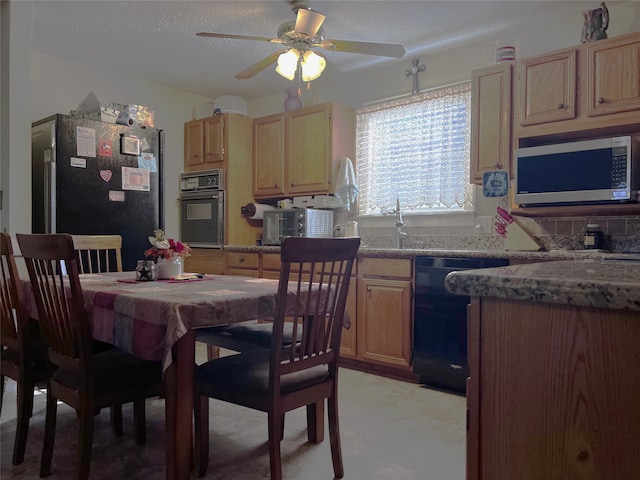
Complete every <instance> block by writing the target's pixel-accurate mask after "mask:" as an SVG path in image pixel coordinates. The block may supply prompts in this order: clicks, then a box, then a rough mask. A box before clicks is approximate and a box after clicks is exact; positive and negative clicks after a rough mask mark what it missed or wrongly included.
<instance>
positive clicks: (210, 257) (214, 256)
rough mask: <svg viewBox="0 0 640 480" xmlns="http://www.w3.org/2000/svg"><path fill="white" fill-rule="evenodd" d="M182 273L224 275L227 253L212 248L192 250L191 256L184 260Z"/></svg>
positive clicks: (225, 272)
mask: <svg viewBox="0 0 640 480" xmlns="http://www.w3.org/2000/svg"><path fill="white" fill-rule="evenodd" d="M184 271H185V272H193V273H209V274H212V275H226V274H227V252H225V251H224V250H217V249H213V248H193V249H191V256H189V257H187V258H186V259H185V262H184Z"/></svg>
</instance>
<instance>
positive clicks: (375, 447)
mask: <svg viewBox="0 0 640 480" xmlns="http://www.w3.org/2000/svg"><path fill="white" fill-rule="evenodd" d="M202 355H203V351H201V350H200V349H199V355H198V356H199V358H201V357H202ZM7 390H8V392H5V398H4V402H3V408H2V415H1V417H0V437H1V442H2V451H1V454H0V459H1V463H0V477H1V478H2V479H3V480H13V479H15V480H18V479H30V478H38V468H39V459H40V449H41V445H42V437H43V433H44V432H43V430H44V410H45V409H44V407H45V405H44V398H45V396H44V394H42V393H40V394H39V395H37V396H36V399H35V408H34V416H33V418H32V419H31V428H30V430H29V440H28V443H27V452H26V459H25V462H24V464H22V465H18V466H12V465H11V451H12V448H13V439H14V433H15V425H16V420H15V384H13V383H12V382H8V383H7ZM339 393H340V430H341V431H340V433H341V440H342V453H343V459H344V469H345V476H344V478H345V479H353V480H383V479H384V480H390V479H393V480H464V478H465V399H464V397H461V396H457V395H450V394H447V393H443V392H439V391H435V390H431V389H428V388H425V387H423V386H420V385H416V384H412V383H407V382H402V381H398V380H393V379H389V378H384V377H379V376H375V375H370V374H366V373H362V372H357V371H354V370H349V369H346V368H343V369H341V370H340V392H339ZM124 422H125V424H124V427H125V428H124V429H125V432H124V436H123V437H121V438H115V437H114V436H113V435H112V433H111V430H110V428H109V415H108V412H107V411H103V413H102V414H101V415H99V416H98V417H97V418H96V433H95V436H94V447H93V462H92V470H91V478H94V479H105V480H106V479H114V478H127V480H138V479H140V480H142V479H145V480H146V479H162V478H164V433H163V432H164V429H163V422H164V405H163V402H162V401H161V400H150V401H148V402H147V444H146V445H144V446H137V445H135V443H134V441H133V434H132V422H131V409H130V407H129V406H125V408H124ZM210 422H211V425H210V428H211V437H210V438H211V455H210V464H209V471H208V474H207V476H206V478H207V479H234V480H235V479H237V480H245V479H246V480H249V479H251V480H257V479H268V478H269V454H268V451H267V422H266V415H265V414H263V413H261V412H256V411H253V410H249V409H246V408H242V407H238V406H235V405H230V404H225V403H223V402H216V401H211V404H210ZM76 425H77V422H76V419H75V413H74V412H73V411H72V410H71V409H69V408H68V407H66V406H64V405H60V406H59V408H58V426H57V436H56V445H55V450H54V457H53V468H52V476H51V477H50V478H51V479H52V480H58V479H60V480H67V479H72V478H74V466H75V461H76V456H75V452H76V445H77V443H76V442H77V428H76ZM305 425H306V419H305V411H304V409H299V410H296V411H294V412H291V413H289V414H287V417H286V422H285V438H284V440H283V442H282V446H281V448H282V455H283V474H284V478H285V479H289V480H316V479H317V480H325V479H326V480H330V479H332V478H333V468H332V465H331V453H330V450H329V438H328V434H327V435H326V438H325V441H324V442H322V443H321V444H311V443H307V441H306V430H305Z"/></svg>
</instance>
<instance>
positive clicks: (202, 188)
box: [179, 169, 224, 248]
mask: <svg viewBox="0 0 640 480" xmlns="http://www.w3.org/2000/svg"><path fill="white" fill-rule="evenodd" d="M179 200H180V240H181V241H182V242H185V243H188V244H189V246H191V247H200V248H222V246H223V245H224V172H223V170H220V169H217V170H207V171H203V172H196V173H183V174H182V175H180V199H179Z"/></svg>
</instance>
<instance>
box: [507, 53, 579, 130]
mask: <svg viewBox="0 0 640 480" xmlns="http://www.w3.org/2000/svg"><path fill="white" fill-rule="evenodd" d="M576 58H577V52H576V49H575V48H571V49H567V50H561V51H558V52H554V53H551V54H549V55H539V56H536V57H531V58H527V59H524V60H520V61H518V62H517V64H516V65H517V72H518V73H517V80H518V82H519V84H520V89H519V110H518V118H519V121H520V125H535V124H537V123H548V122H557V121H559V120H568V119H572V118H575V116H576V111H577V110H576V83H577V82H576V80H577V75H576Z"/></svg>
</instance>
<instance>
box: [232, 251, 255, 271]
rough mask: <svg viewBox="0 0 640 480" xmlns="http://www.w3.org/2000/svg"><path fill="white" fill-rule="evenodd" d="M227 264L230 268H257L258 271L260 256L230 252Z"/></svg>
mask: <svg viewBox="0 0 640 480" xmlns="http://www.w3.org/2000/svg"><path fill="white" fill-rule="evenodd" d="M227 264H228V266H229V268H231V267H239V268H255V269H256V270H257V269H258V254H257V253H237V252H229V253H228V254H227Z"/></svg>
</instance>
